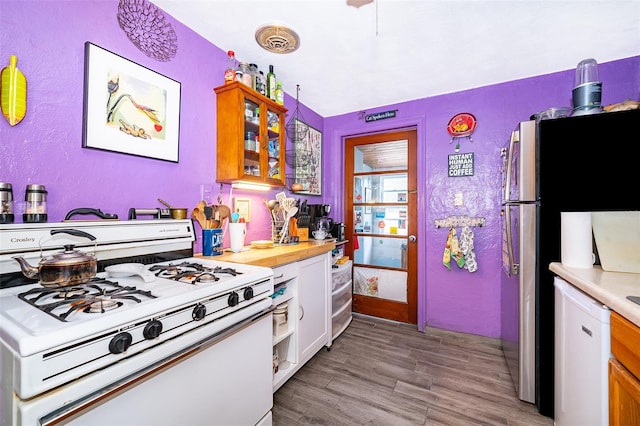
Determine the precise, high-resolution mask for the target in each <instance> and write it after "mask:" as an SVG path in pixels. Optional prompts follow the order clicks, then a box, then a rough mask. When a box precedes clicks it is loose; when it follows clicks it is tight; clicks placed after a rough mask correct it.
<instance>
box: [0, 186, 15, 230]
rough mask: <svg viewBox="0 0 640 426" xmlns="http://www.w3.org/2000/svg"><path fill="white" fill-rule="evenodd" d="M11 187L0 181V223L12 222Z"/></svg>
mask: <svg viewBox="0 0 640 426" xmlns="http://www.w3.org/2000/svg"><path fill="white" fill-rule="evenodd" d="M13 221H14V215H13V187H12V186H11V184H10V183H5V182H0V223H13Z"/></svg>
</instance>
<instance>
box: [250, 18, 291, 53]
mask: <svg viewBox="0 0 640 426" xmlns="http://www.w3.org/2000/svg"><path fill="white" fill-rule="evenodd" d="M256 41H257V42H258V44H259V45H260V47H262V48H263V49H265V50H268V51H269V52H272V53H292V52H295V51H296V50H298V47H300V37H299V36H298V34H297V33H296V32H295V31H293V30H292V29H291V28H287V27H285V26H282V25H273V24H269V25H264V26H262V27H260V28H258V29H257V30H256Z"/></svg>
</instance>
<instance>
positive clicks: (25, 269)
mask: <svg viewBox="0 0 640 426" xmlns="http://www.w3.org/2000/svg"><path fill="white" fill-rule="evenodd" d="M61 233H64V234H70V235H75V236H79V237H86V238H88V239H90V240H91V241H95V239H96V237H94V236H93V235H91V234H88V233H86V232H84V231H80V230H77V229H52V230H51V235H55V234H61ZM73 248H74V246H73V244H67V245H65V246H64V251H61V252H58V253H56V254H54V255H52V256H49V257H46V258H45V257H42V259H41V260H40V263H39V264H38V266H32V265H30V264H29V263H28V262H27V261H26V259H24V258H23V257H22V256H14V257H13V259H14V260H15V261H16V262H18V263H19V264H20V268H21V270H22V274H23V275H24V276H25V277H27V278H33V279H38V280H39V281H40V284H41V285H42V286H43V287H50V288H58V287H67V286H72V285H77V284H84V283H86V282H88V281H90V280H91V279H92V278H93V277H95V276H96V273H97V272H98V262H97V260H96V257H95V256H94V255H92V254H87V253H84V252H82V251H79V250H74V249H73Z"/></svg>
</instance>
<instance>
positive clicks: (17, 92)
mask: <svg viewBox="0 0 640 426" xmlns="http://www.w3.org/2000/svg"><path fill="white" fill-rule="evenodd" d="M17 65H18V57H17V56H15V55H11V57H10V59H9V66H8V67H4V68H3V69H2V73H0V81H1V82H2V84H1V86H0V88H1V90H2V92H0V102H1V105H2V115H4V118H6V119H7V121H8V122H9V124H10V125H12V126H15V125H16V124H18V123H19V122H21V121H22V119H23V118H24V116H25V115H26V113H27V79H26V78H25V76H24V74H22V72H21V71H20V70H19V69H18V67H17Z"/></svg>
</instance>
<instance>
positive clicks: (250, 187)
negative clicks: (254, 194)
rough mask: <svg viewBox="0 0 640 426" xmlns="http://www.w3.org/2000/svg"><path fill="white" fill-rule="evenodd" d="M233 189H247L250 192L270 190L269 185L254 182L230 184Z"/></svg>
mask: <svg viewBox="0 0 640 426" xmlns="http://www.w3.org/2000/svg"><path fill="white" fill-rule="evenodd" d="M231 187H232V188H233V189H248V190H251V191H262V192H266V191H269V190H270V189H271V185H267V184H263V183H254V182H233V183H232V184H231Z"/></svg>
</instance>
